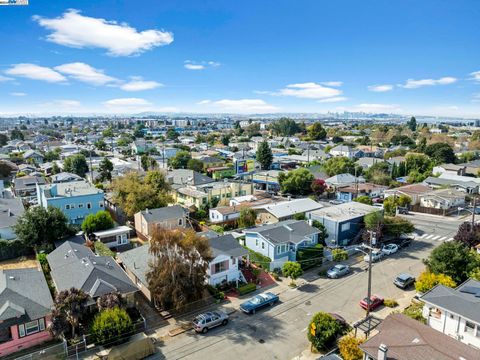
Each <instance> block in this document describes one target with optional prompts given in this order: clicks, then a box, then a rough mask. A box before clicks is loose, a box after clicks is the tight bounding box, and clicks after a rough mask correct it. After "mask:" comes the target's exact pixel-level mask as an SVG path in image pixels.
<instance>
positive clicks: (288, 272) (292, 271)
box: [282, 261, 303, 285]
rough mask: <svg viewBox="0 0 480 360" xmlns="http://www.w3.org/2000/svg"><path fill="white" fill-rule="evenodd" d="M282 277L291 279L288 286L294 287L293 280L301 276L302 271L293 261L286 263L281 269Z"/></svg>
mask: <svg viewBox="0 0 480 360" xmlns="http://www.w3.org/2000/svg"><path fill="white" fill-rule="evenodd" d="M282 273H283V276H285V277H289V278H290V279H291V283H290V285H295V280H296V279H297V278H298V277H299V276H302V274H303V270H302V267H301V266H300V264H299V263H297V262H294V261H287V262H285V263H284V264H283V267H282Z"/></svg>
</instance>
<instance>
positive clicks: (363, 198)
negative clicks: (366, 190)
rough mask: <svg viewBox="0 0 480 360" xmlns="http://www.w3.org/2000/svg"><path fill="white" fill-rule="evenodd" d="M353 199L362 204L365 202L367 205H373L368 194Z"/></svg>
mask: <svg viewBox="0 0 480 360" xmlns="http://www.w3.org/2000/svg"><path fill="white" fill-rule="evenodd" d="M353 201H355V202H358V203H361V204H365V205H373V201H372V199H371V198H370V196H368V195H363V196H359V197H356V198H355V199H353Z"/></svg>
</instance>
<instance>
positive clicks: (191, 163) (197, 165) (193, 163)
mask: <svg viewBox="0 0 480 360" xmlns="http://www.w3.org/2000/svg"><path fill="white" fill-rule="evenodd" d="M187 169H190V170H193V171H196V172H200V173H201V172H203V163H202V162H201V161H200V160H198V159H190V160H188V163H187Z"/></svg>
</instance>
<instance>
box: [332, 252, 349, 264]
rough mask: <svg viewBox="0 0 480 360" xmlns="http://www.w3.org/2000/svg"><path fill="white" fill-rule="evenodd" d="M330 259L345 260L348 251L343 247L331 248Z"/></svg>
mask: <svg viewBox="0 0 480 360" xmlns="http://www.w3.org/2000/svg"><path fill="white" fill-rule="evenodd" d="M332 260H333V261H345V260H348V252H347V251H346V250H343V249H333V250H332Z"/></svg>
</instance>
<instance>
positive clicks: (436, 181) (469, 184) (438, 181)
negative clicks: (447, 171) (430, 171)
mask: <svg viewBox="0 0 480 360" xmlns="http://www.w3.org/2000/svg"><path fill="white" fill-rule="evenodd" d="M423 182H424V183H425V184H428V185H438V186H445V185H447V186H458V187H462V188H466V189H467V188H471V189H475V188H476V187H478V184H477V183H475V182H473V181H462V180H454V179H442V178H437V177H435V176H429V177H427V178H426V179H425V180H424V181H423Z"/></svg>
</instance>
